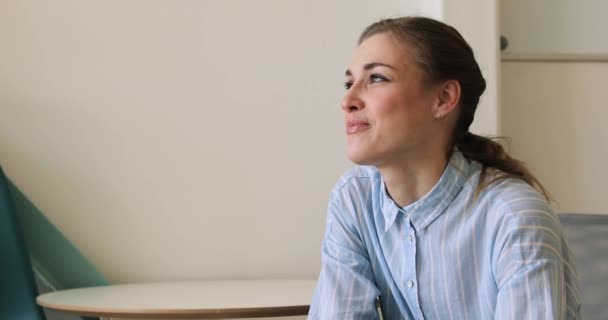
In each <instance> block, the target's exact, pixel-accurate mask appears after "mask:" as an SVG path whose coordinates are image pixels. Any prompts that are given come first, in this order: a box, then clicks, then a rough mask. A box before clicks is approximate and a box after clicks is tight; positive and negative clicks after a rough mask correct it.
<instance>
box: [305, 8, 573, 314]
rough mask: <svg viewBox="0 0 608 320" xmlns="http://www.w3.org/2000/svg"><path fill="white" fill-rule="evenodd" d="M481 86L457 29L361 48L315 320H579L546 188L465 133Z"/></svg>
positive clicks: (370, 31)
mask: <svg viewBox="0 0 608 320" xmlns="http://www.w3.org/2000/svg"><path fill="white" fill-rule="evenodd" d="M484 89H485V80H484V78H483V77H482V75H481V72H480V70H479V66H478V65H477V62H476V61H475V58H474V56H473V51H472V50H471V48H470V47H469V45H468V44H467V43H466V42H465V40H464V39H463V38H462V36H461V35H460V34H459V33H458V31H456V30H455V29H454V28H452V27H450V26H448V25H446V24H444V23H441V22H438V21H435V20H432V19H429V18H422V17H406V18H399V19H387V20H383V21H380V22H377V23H374V24H372V25H371V26H369V27H368V28H367V29H366V30H365V31H364V32H363V34H362V35H361V38H360V40H359V46H358V48H357V49H356V52H355V54H354V58H353V61H352V64H351V66H350V68H349V69H348V70H347V71H346V95H345V97H344V100H343V102H342V109H343V110H344V116H345V122H346V134H347V149H348V152H347V153H348V157H349V158H350V160H351V161H353V162H354V163H356V164H359V165H361V166H359V167H357V168H355V169H353V170H351V171H349V172H347V173H346V174H345V175H344V176H343V177H342V178H341V179H340V181H339V182H338V183H337V185H336V186H335V188H334V190H333V191H332V193H331V196H330V202H329V207H328V218H327V227H326V228H327V229H326V234H325V239H324V241H323V246H322V269H321V273H320V276H319V282H318V285H317V288H316V290H315V294H314V298H313V302H312V305H311V309H310V313H309V319H322V320H328V319H339V320H345V319H378V318H379V315H378V312H377V310H376V308H375V301H376V298H377V297H380V302H381V303H380V304H381V310H382V311H381V313H382V315H383V317H384V319H391V320H392V319H575V318H577V317H578V314H579V308H580V300H579V292H578V288H577V283H576V274H575V270H574V263H573V260H572V257H571V255H570V253H569V250H568V248H567V246H566V243H565V242H564V238H563V236H562V234H561V231H560V226H559V222H558V219H557V218H556V216H555V215H554V214H553V212H552V210H551V208H550V207H549V204H548V197H547V194H546V192H545V191H544V189H543V187H542V186H541V185H540V184H539V183H538V181H537V180H536V179H535V178H534V176H532V175H531V174H530V172H529V171H528V170H527V169H526V168H525V167H524V166H523V165H522V163H521V162H519V161H517V160H514V159H513V158H511V157H510V156H509V155H507V153H506V152H505V151H504V150H503V148H502V147H501V145H499V144H498V143H496V142H493V141H492V140H489V139H487V138H484V137H480V136H477V135H475V134H472V133H471V132H469V131H468V130H469V126H470V125H471V122H472V121H473V116H474V114H475V109H476V107H477V103H478V101H479V97H480V96H481V94H482V93H483V91H484Z"/></svg>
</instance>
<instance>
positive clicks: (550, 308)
mask: <svg viewBox="0 0 608 320" xmlns="http://www.w3.org/2000/svg"><path fill="white" fill-rule="evenodd" d="M502 216H503V221H502V223H501V224H500V226H499V230H498V232H497V233H496V234H497V237H496V242H495V251H494V252H496V254H494V255H493V256H494V257H493V264H494V271H495V279H496V284H497V286H498V289H499V290H498V296H497V298H496V299H497V301H496V313H495V319H497V320H498V319H500V320H503V319H535V320H536V319H539V320H542V319H578V318H579V307H578V306H577V307H573V306H572V305H571V304H569V303H567V301H566V299H567V296H568V292H567V291H568V290H572V289H573V288H567V286H568V284H567V282H566V281H565V276H564V275H565V272H564V268H569V267H573V266H569V265H568V263H567V262H566V261H565V260H564V258H563V251H562V250H563V248H562V235H561V229H560V227H559V222H558V220H557V217H556V216H555V215H554V214H553V213H552V211H551V209H550V208H549V206H548V205H544V204H542V205H538V204H530V203H528V204H527V205H526V204H524V205H523V206H522V205H515V206H509V209H508V210H505V212H503V214H502Z"/></svg>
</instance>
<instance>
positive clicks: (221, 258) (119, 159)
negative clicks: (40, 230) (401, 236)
mask: <svg viewBox="0 0 608 320" xmlns="http://www.w3.org/2000/svg"><path fill="white" fill-rule="evenodd" d="M415 10H417V4H416V2H409V1H408V2H404V1H396V0H395V1H389V0H385V1H379V2H378V1H375V2H373V3H372V2H367V1H346V0H344V1H321V0H318V1H281V0H274V1H271V0H259V1H234V0H233V1H219V0H218V1H179V2H177V1H168V0H167V1H149V0H138V1H105V0H94V1H70V0H57V1H52V2H49V1H33V0H25V1H24V0H13V1H2V2H1V3H0V37H1V39H2V41H0V46H1V47H0V52H2V56H1V58H0V71H1V72H0V108H1V109H0V161H1V163H2V165H3V167H4V168H5V170H6V172H7V174H8V175H9V176H10V177H11V179H12V180H13V181H15V182H16V184H17V185H18V187H20V188H21V189H22V190H23V191H24V192H25V193H26V194H27V195H28V196H30V197H31V198H32V200H33V201H34V202H35V203H36V204H37V205H38V206H39V207H40V208H41V209H42V211H43V212H45V213H46V214H47V215H48V217H49V219H50V220H51V221H52V222H53V223H55V224H56V225H57V226H58V227H59V229H60V230H61V231H62V232H63V233H64V234H65V235H66V236H67V238H68V239H70V240H71V241H72V242H73V243H74V244H75V245H76V246H77V247H78V248H79V249H80V250H81V251H82V252H83V254H84V255H85V256H86V257H87V258H89V259H90V260H91V261H92V262H93V264H94V265H95V266H96V267H98V268H99V270H100V271H101V272H102V273H103V274H104V275H105V276H107V277H108V278H109V280H110V281H111V282H132V281H147V280H165V279H172V280H174V279H193V278H196V279H202V278H220V279H221V278H315V277H316V275H317V272H318V268H319V260H320V257H319V251H320V241H321V238H322V233H323V230H324V228H323V225H324V223H325V207H326V201H327V196H328V193H329V190H330V188H331V187H332V186H333V184H334V183H335V181H336V180H337V178H338V177H339V175H340V174H341V173H342V172H343V171H344V170H345V169H346V168H347V167H349V166H350V164H349V163H348V162H347V160H346V158H345V156H344V150H343V149H344V146H343V127H342V120H341V114H340V109H339V101H340V98H341V95H342V93H343V89H342V87H343V86H342V83H343V74H344V70H345V69H346V68H347V66H348V64H349V63H350V59H351V54H352V50H353V49H354V47H355V43H356V39H357V37H358V34H359V33H360V32H361V31H362V29H363V28H364V27H365V26H366V25H368V24H369V23H371V22H373V21H375V20H377V19H379V18H381V17H386V16H397V15H403V14H407V13H411V12H415Z"/></svg>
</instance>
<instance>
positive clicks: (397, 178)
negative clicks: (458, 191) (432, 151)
mask: <svg viewBox="0 0 608 320" xmlns="http://www.w3.org/2000/svg"><path fill="white" fill-rule="evenodd" d="M446 166H447V159H445V157H437V156H433V157H424V156H422V157H417V159H402V160H400V161H396V162H395V163H391V164H387V165H383V166H378V169H379V170H380V174H382V179H383V180H384V183H385V185H386V190H387V192H388V194H389V195H390V197H391V198H392V199H393V201H395V203H397V205H398V206H399V207H405V206H407V205H409V204H411V203H413V202H415V201H416V200H418V199H420V198H422V197H423V196H424V195H425V194H427V193H428V192H429V191H430V190H431V189H432V188H433V186H435V184H437V182H438V181H439V179H440V178H441V175H442V174H443V172H444V171H445V168H446Z"/></svg>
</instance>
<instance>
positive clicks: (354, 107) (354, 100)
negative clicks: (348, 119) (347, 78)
mask: <svg viewBox="0 0 608 320" xmlns="http://www.w3.org/2000/svg"><path fill="white" fill-rule="evenodd" d="M363 108H364V103H363V101H362V100H361V98H360V97H359V93H358V92H357V91H356V88H355V87H351V88H350V89H348V90H347V91H346V94H345V95H344V98H343V99H342V110H344V112H354V111H358V110H361V109H363Z"/></svg>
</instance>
